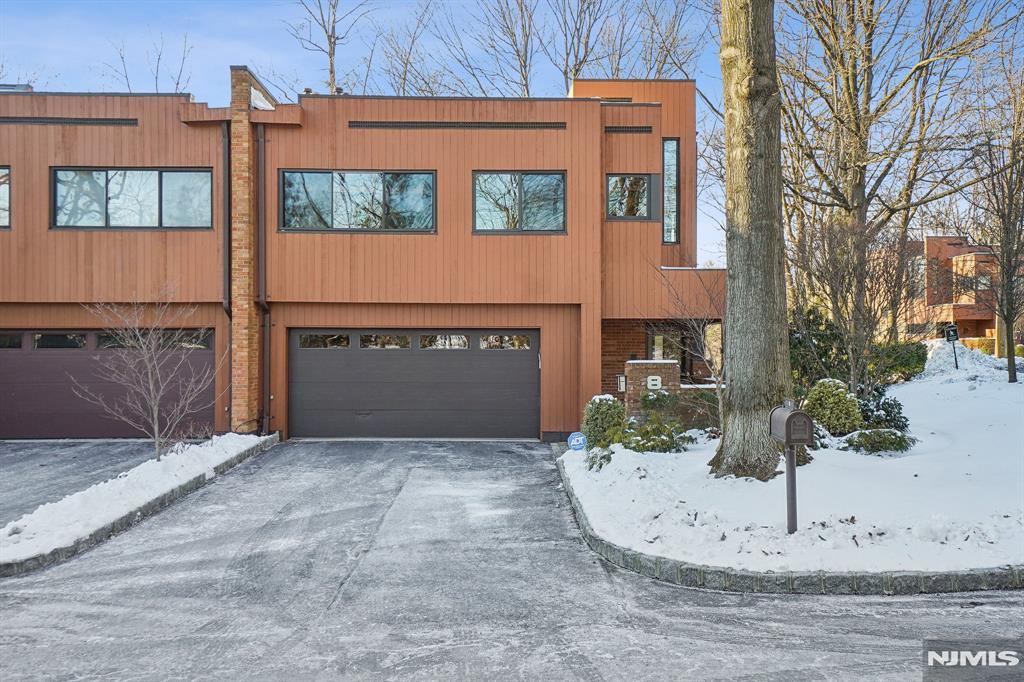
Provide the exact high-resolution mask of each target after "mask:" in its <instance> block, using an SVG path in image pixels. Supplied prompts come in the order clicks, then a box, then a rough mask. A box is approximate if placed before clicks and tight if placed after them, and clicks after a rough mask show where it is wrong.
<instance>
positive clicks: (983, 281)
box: [975, 275, 992, 291]
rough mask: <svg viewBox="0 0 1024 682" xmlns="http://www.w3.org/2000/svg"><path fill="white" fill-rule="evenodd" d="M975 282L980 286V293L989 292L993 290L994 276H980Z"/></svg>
mask: <svg viewBox="0 0 1024 682" xmlns="http://www.w3.org/2000/svg"><path fill="white" fill-rule="evenodd" d="M975 281H976V282H977V285H978V291H989V290H990V289H992V275H978V277H977V279H976V280H975Z"/></svg>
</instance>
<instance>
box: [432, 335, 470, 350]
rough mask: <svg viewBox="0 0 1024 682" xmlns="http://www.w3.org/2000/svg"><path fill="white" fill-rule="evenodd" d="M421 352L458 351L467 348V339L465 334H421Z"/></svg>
mask: <svg viewBox="0 0 1024 682" xmlns="http://www.w3.org/2000/svg"><path fill="white" fill-rule="evenodd" d="M420 348H421V349H422V350H460V349H463V348H469V337H468V336H466V335H465V334H423V335H421V336H420Z"/></svg>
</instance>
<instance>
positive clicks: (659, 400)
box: [640, 388, 679, 410]
mask: <svg viewBox="0 0 1024 682" xmlns="http://www.w3.org/2000/svg"><path fill="white" fill-rule="evenodd" d="M678 403H679V396H678V395H676V394H675V393H671V392H669V391H666V390H665V389H663V388H662V389H658V390H657V391H645V392H644V394H643V395H642V396H640V406H641V407H642V408H644V409H645V410H664V409H669V408H672V407H675V406H676V405H677V404H678Z"/></svg>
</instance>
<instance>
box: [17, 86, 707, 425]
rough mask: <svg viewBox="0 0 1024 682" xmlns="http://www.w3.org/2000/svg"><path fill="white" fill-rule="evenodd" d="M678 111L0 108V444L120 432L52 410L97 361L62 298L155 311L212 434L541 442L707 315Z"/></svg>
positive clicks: (633, 106)
mask: <svg viewBox="0 0 1024 682" xmlns="http://www.w3.org/2000/svg"><path fill="white" fill-rule="evenodd" d="M694 97H695V86H694V83H692V82H688V81H617V80H582V81H577V82H576V83H575V84H574V86H573V90H572V92H571V93H570V96H569V97H568V98H561V99H542V98H533V99H490V98H416V97H370V96H365V97H364V96H348V95H332V96H323V95H306V96H302V97H300V98H299V101H298V103H296V104H279V103H278V102H277V101H275V99H274V98H273V97H272V96H271V95H270V93H269V92H267V90H266V89H265V88H264V87H263V86H262V85H261V84H260V83H259V81H258V80H257V79H256V78H255V77H253V75H252V74H251V73H250V72H249V70H248V69H246V68H245V67H232V70H231V100H230V101H231V104H230V106H228V107H223V108H212V107H208V106H207V105H205V104H201V103H195V102H192V101H191V98H190V97H189V96H187V95H127V94H126V95H122V94H93V93H87V94H80V93H42V92H31V91H6V90H5V91H0V437H4V438H11V437H15V438H16V437H29V438H31V437H81V436H104V435H129V434H126V433H125V432H124V427H123V426H121V425H119V424H117V423H116V422H113V421H110V420H107V419H104V418H103V417H102V416H101V415H100V414H99V413H98V411H97V409H96V408H95V407H93V406H92V405H91V404H89V403H86V402H85V401H83V400H81V399H79V398H78V397H77V396H75V395H74V394H73V392H72V390H71V382H70V379H69V377H70V376H74V377H75V378H76V379H78V380H80V381H88V380H89V377H90V376H91V372H90V368H91V366H93V365H94V363H95V362H96V358H97V357H98V356H99V354H102V353H103V352H109V349H108V348H107V347H106V346H107V345H108V344H107V343H106V342H105V339H104V335H103V333H102V329H100V328H99V322H98V321H97V320H96V319H94V318H93V317H92V316H91V315H90V314H89V312H88V311H87V310H86V309H85V308H84V307H83V304H88V303H98V302H113V303H117V302H128V301H144V302H158V301H161V300H165V299H167V298H169V299H170V300H172V301H173V302H174V303H175V304H182V305H188V306H194V307H195V311H194V313H193V314H192V315H191V318H190V319H189V320H187V324H188V325H190V326H191V327H195V328H197V329H198V328H205V329H209V330H211V332H212V333H211V334H208V335H207V336H205V337H203V338H202V340H201V342H200V343H196V344H193V345H194V346H196V347H191V348H189V349H188V350H187V351H183V352H187V353H188V357H189V362H193V363H214V364H217V363H219V370H218V376H217V382H216V383H217V386H216V391H215V392H216V395H217V399H216V404H215V405H214V406H213V408H211V410H210V411H209V414H208V415H206V417H207V418H208V420H209V421H210V422H211V423H212V424H213V425H214V427H215V428H216V429H217V430H228V429H232V430H236V431H242V432H247V431H280V432H282V435H283V436H285V437H289V436H291V437H488V438H490V437H494V438H504V437H508V438H544V439H555V438H562V437H564V435H565V434H566V433H567V432H569V431H572V430H575V429H576V428H577V427H578V424H579V420H580V412H581V409H582V406H583V405H584V403H585V402H586V401H587V400H588V399H589V398H590V397H591V396H592V395H594V394H597V393H613V394H614V393H619V391H620V389H621V382H620V379H619V377H620V375H622V374H623V368H624V363H625V362H626V361H628V360H630V359H646V358H660V357H670V356H672V355H673V354H678V346H679V345H680V344H685V343H688V341H687V340H686V339H683V338H681V337H680V338H666V336H667V335H671V334H672V333H673V332H671V331H668V332H666V331H663V330H664V329H665V327H664V325H661V326H657V327H655V326H652V324H651V323H652V322H657V321H659V320H666V319H673V318H678V317H679V316H681V315H682V316H685V317H690V318H694V319H706V320H714V319H719V318H720V317H721V315H722V312H723V311H722V310H721V304H720V301H722V300H723V299H724V296H722V291H723V289H724V284H725V283H724V272H723V271H720V270H699V269H697V268H695V265H696V158H695V157H696V140H695V100H694ZM679 333H680V334H682V333H683V332H679ZM693 342H694V343H699V340H693ZM222 358H223V360H221V359H222ZM686 366H687V365H686V363H684V367H686ZM684 371H685V370H684ZM693 371H699V370H697V369H694V370H693ZM100 388H102V387H100ZM620 395H621V394H620Z"/></svg>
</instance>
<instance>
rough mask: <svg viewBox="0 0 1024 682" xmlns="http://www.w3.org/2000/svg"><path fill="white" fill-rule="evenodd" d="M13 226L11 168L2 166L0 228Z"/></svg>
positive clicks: (0, 174) (0, 175) (0, 167)
mask: <svg viewBox="0 0 1024 682" xmlns="http://www.w3.org/2000/svg"><path fill="white" fill-rule="evenodd" d="M10 226H11V169H10V167H9V166H0V230H3V229H6V228H8V227H10Z"/></svg>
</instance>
